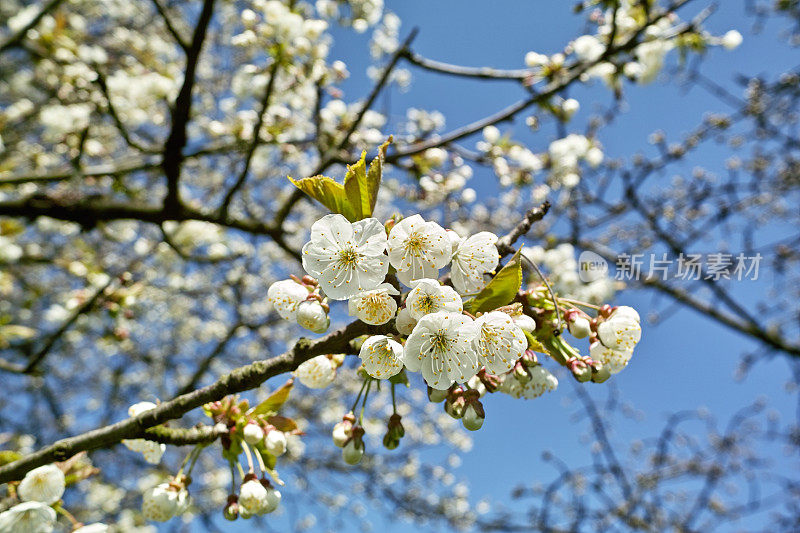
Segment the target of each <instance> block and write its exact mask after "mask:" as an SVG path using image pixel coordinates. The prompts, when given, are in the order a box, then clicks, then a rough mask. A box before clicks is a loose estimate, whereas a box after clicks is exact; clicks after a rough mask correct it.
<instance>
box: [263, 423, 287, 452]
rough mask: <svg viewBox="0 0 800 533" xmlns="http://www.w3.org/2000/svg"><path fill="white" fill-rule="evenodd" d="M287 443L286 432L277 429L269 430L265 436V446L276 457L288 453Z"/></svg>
mask: <svg viewBox="0 0 800 533" xmlns="http://www.w3.org/2000/svg"><path fill="white" fill-rule="evenodd" d="M286 444H287V440H286V433H284V432H283V431H278V430H277V429H273V430H272V431H268V432H267V436H266V437H265V438H264V447H266V449H267V451H268V452H269V453H271V454H272V455H274V456H275V457H280V456H281V455H283V454H284V453H286Z"/></svg>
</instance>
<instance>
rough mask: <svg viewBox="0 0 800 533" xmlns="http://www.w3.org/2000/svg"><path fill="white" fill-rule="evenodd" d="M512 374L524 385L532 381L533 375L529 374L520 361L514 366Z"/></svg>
mask: <svg viewBox="0 0 800 533" xmlns="http://www.w3.org/2000/svg"><path fill="white" fill-rule="evenodd" d="M512 372H513V374H514V379H516V380H517V381H519V382H520V383H521V384H523V385H524V384H525V383H527V382H529V381H530V380H531V375H530V373H529V372H528V369H527V368H526V367H525V365H523V364H522V363H521V362H520V361H517V362H516V364H515V365H514V370H512Z"/></svg>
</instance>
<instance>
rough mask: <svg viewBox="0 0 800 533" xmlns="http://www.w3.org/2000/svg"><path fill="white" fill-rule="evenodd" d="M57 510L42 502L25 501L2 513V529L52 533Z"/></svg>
mask: <svg viewBox="0 0 800 533" xmlns="http://www.w3.org/2000/svg"><path fill="white" fill-rule="evenodd" d="M55 523H56V512H55V511H54V510H53V509H52V507H50V506H48V505H46V504H44V503H42V502H23V503H20V504H17V505H15V506H14V507H12V508H11V509H9V510H7V511H3V512H2V513H0V531H9V532H11V531H13V532H14V533H50V532H51V531H53V527H54V526H55Z"/></svg>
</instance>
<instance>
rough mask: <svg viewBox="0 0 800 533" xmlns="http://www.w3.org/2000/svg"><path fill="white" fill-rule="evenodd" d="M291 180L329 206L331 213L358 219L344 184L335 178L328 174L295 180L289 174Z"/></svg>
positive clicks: (352, 220) (315, 198) (351, 220)
mask: <svg viewBox="0 0 800 533" xmlns="http://www.w3.org/2000/svg"><path fill="white" fill-rule="evenodd" d="M289 181H291V182H292V184H293V185H294V186H295V187H297V188H298V189H300V190H301V191H303V192H304V193H306V194H307V195H308V196H310V197H311V198H313V199H314V200H316V201H318V202H319V203H321V204H322V205H324V206H325V207H327V208H328V209H329V210H330V211H331V213H339V214H340V215H344V217H345V218H346V219H347V220H349V221H350V222H355V221H356V220H358V219H357V218H356V217H355V212H354V211H353V207H352V205H351V204H350V201H349V200H348V199H347V195H346V194H345V190H344V185H342V184H341V183H337V182H336V181H335V180H334V179H333V178H329V177H327V176H313V177H311V178H303V179H300V180H295V179H292V177H291V176H289Z"/></svg>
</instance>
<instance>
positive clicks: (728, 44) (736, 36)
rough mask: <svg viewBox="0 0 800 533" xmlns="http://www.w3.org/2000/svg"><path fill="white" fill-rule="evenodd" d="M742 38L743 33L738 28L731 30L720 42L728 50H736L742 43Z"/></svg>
mask: <svg viewBox="0 0 800 533" xmlns="http://www.w3.org/2000/svg"><path fill="white" fill-rule="evenodd" d="M742 40H743V39H742V34H741V33H739V32H738V31H736V30H730V31H729V32H727V33H726V34H725V35H723V36H722V39H721V40H720V42H721V44H722V46H723V47H724V48H725V49H726V50H735V49H736V48H739V45H740V44H742Z"/></svg>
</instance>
